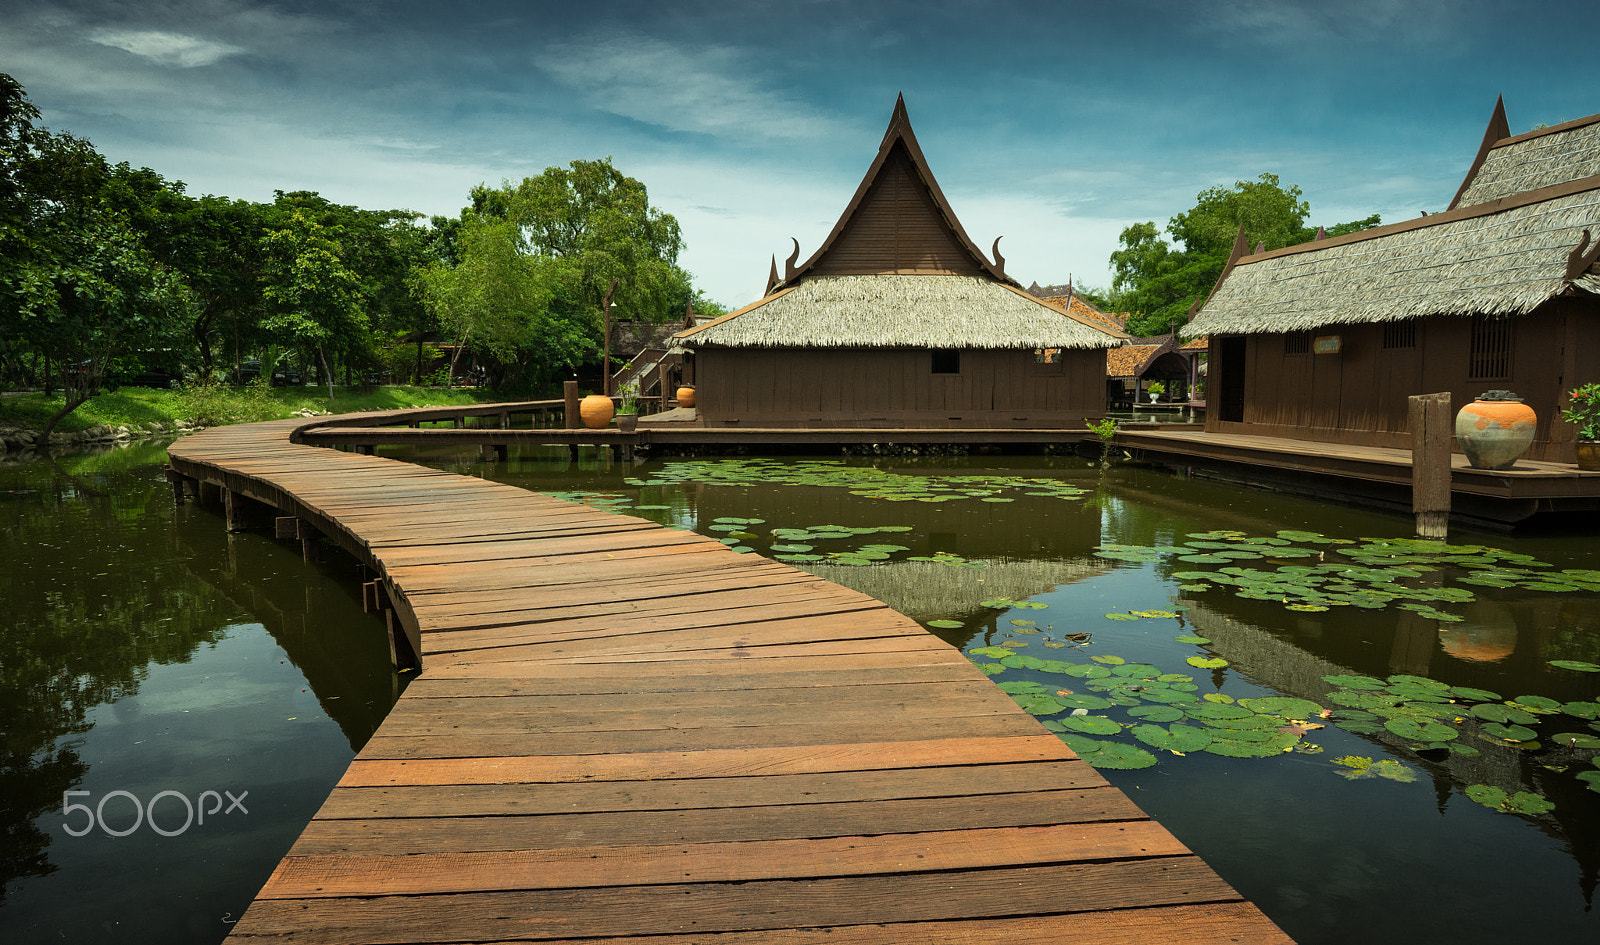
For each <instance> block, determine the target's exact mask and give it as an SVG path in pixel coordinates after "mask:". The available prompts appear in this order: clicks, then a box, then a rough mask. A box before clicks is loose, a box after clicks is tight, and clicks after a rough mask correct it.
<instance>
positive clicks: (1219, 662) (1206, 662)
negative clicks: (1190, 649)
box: [1184, 656, 1228, 669]
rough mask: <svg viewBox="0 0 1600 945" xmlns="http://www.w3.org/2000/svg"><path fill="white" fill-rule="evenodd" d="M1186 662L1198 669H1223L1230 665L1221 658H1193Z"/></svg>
mask: <svg viewBox="0 0 1600 945" xmlns="http://www.w3.org/2000/svg"><path fill="white" fill-rule="evenodd" d="M1184 662H1185V663H1188V664H1189V665H1190V666H1193V667H1195V668H1196V669H1221V668H1222V667H1224V666H1227V665H1228V661H1227V660H1225V659H1223V658H1222V657H1220V656H1191V657H1189V658H1188V659H1186V660H1184Z"/></svg>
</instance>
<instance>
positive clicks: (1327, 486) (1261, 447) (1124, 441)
mask: <svg viewBox="0 0 1600 945" xmlns="http://www.w3.org/2000/svg"><path fill="white" fill-rule="evenodd" d="M1116 444H1117V445H1118V446H1121V447H1124V448H1127V449H1130V450H1135V451H1137V452H1138V453H1139V454H1141V455H1143V456H1145V457H1147V458H1151V459H1157V460H1160V461H1162V462H1167V463H1173V464H1178V465H1184V464H1194V465H1198V466H1204V467H1207V468H1209V469H1213V470H1217V471H1221V472H1225V473H1229V474H1230V476H1231V478H1237V479H1240V480H1243V481H1248V482H1252V483H1256V484H1266V485H1272V486H1276V487H1278V488H1285V489H1288V490H1289V491H1296V492H1305V493H1310V494H1317V495H1329V494H1333V495H1336V496H1338V497H1340V498H1342V499H1344V500H1347V501H1352V502H1357V503H1359V504H1365V505H1371V506H1376V507H1380V508H1388V509H1392V510H1395V511H1402V512H1406V511H1409V510H1410V506H1411V451H1410V450H1408V449H1391V448H1388V447H1381V446H1353V445H1347V444H1341V443H1324V442H1320V441H1316V440H1294V439H1286V438H1283V437H1272V436H1244V435H1239V434H1232V433H1207V432H1206V431H1204V430H1199V429H1176V428H1170V427H1169V428H1165V429H1160V430H1137V429H1133V428H1129V427H1124V428H1122V429H1121V430H1119V431H1118V433H1117V439H1116ZM1450 464H1451V468H1450V491H1451V495H1452V511H1453V514H1454V515H1455V516H1456V517H1457V518H1458V519H1460V520H1464V521H1467V522H1470V523H1473V524H1480V525H1510V524H1514V523H1516V522H1519V521H1522V520H1524V519H1527V518H1529V517H1531V516H1533V515H1537V514H1540V513H1552V512H1556V513H1559V512H1584V511H1596V510H1600V472H1583V471H1580V470H1579V469H1577V467H1575V466H1574V465H1572V464H1571V463H1547V462H1538V461H1535V460H1526V459H1524V460H1518V461H1517V462H1516V463H1515V464H1513V466H1512V468H1510V469H1503V470H1489V469H1474V468H1473V467H1472V466H1470V465H1468V463H1467V458H1466V456H1464V455H1462V454H1461V453H1453V454H1451V456H1450Z"/></svg>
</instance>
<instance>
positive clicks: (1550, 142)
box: [1454, 115, 1600, 207]
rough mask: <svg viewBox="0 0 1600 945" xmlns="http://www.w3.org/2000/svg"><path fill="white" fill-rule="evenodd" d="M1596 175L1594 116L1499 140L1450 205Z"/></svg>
mask: <svg viewBox="0 0 1600 945" xmlns="http://www.w3.org/2000/svg"><path fill="white" fill-rule="evenodd" d="M1596 174H1600V115H1590V116H1589V117H1588V118H1579V119H1577V120H1575V121H1569V122H1565V123H1563V124H1560V125H1556V126H1555V127H1553V128H1541V129H1539V130H1538V131H1530V132H1528V133H1527V134H1522V135H1517V136H1515V137H1510V138H1504V139H1502V140H1500V141H1498V142H1496V143H1495V144H1494V146H1493V147H1492V148H1490V149H1489V151H1488V153H1487V154H1486V155H1485V156H1484V159H1483V164H1482V166H1481V167H1479V168H1478V171H1477V173H1476V174H1474V175H1473V176H1472V178H1471V181H1470V182H1469V183H1468V184H1467V185H1466V187H1465V188H1464V189H1463V190H1462V192H1461V195H1460V196H1459V197H1457V198H1456V201H1455V204H1454V206H1459V207H1471V206H1474V205H1476V204H1480V203H1485V202H1487V201H1490V200H1498V199H1500V198H1502V197H1508V196H1511V195H1512V194H1520V193H1525V192H1527V191H1530V190H1538V189H1539V188H1541V187H1549V186H1552V185H1555V184H1562V183H1565V182H1567V181H1571V180H1578V179H1579V178H1584V177H1593V176H1594V175H1596Z"/></svg>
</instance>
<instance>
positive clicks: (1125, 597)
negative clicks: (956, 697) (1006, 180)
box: [0, 446, 1600, 945]
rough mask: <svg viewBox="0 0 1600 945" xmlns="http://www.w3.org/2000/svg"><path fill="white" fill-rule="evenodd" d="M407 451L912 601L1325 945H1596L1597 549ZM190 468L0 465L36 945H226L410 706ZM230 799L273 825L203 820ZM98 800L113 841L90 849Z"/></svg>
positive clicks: (1370, 518) (15, 767) (23, 823)
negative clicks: (193, 495) (202, 813)
mask: <svg viewBox="0 0 1600 945" xmlns="http://www.w3.org/2000/svg"><path fill="white" fill-rule="evenodd" d="M385 452H386V454H387V455H393V456H396V457H400V458H407V459H411V460H414V461H420V462H425V463H428V464H430V465H434V466H438V467H440V468H446V469H451V470H454V471H458V472H463V473H466V474H469V475H486V476H492V477H494V478H497V479H501V480H504V481H507V482H511V483H515V484H517V485H521V486H523V487H525V488H529V489H535V490H539V491H545V492H551V493H556V494H561V495H565V496H567V497H569V498H572V499H575V500H578V501H584V502H587V503H589V504H592V505H597V506H600V507H606V508H612V509H614V510H616V511H619V512H626V513H628V514H633V515H639V516H642V517H646V518H650V519H652V520H655V521H658V522H661V523H663V524H666V525H669V526H671V527H679V528H692V529H695V530H697V531H701V532H703V533H705V534H708V535H713V536H715V537H718V538H719V539H721V540H723V541H724V542H726V543H727V544H729V545H730V546H732V547H735V548H740V549H748V553H752V554H769V555H772V556H774V557H779V556H782V557H786V558H787V559H789V560H790V561H791V562H792V563H794V564H795V565H796V566H800V567H805V568H808V569H810V570H813V571H814V572H816V573H818V574H820V575H823V576H825V577H827V578H828V579H829V580H834V581H837V582H839V583H842V584H846V585H849V586H852V587H855V588H857V589H860V590H862V591H864V592H866V593H869V594H872V595H874V596H876V597H879V598H880V599H882V600H885V601H887V602H888V603H890V604H891V605H892V606H894V607H896V608H897V609H900V610H902V611H903V612H905V613H907V614H908V615H910V616H912V617H913V618H915V619H917V620H918V621H920V622H922V623H923V624H924V625H925V626H928V627H929V628H930V629H931V630H932V632H935V633H938V634H939V635H941V636H942V637H943V638H944V639H946V640H947V641H949V642H950V643H951V644H952V645H955V646H958V647H960V648H962V650H963V651H964V652H966V653H967V654H968V655H969V656H970V658H971V659H972V660H973V662H974V663H975V664H977V665H979V666H981V667H983V669H984V671H985V672H989V673H991V674H992V675H993V677H994V679H995V681H996V683H997V684H999V685H1002V686H1003V687H1004V688H1005V689H1006V690H1007V691H1008V692H1010V693H1011V695H1012V696H1013V698H1015V699H1017V700H1018V701H1019V702H1020V703H1022V704H1023V705H1025V706H1026V707H1027V708H1028V709H1029V710H1030V711H1032V712H1034V713H1035V714H1036V715H1037V716H1038V717H1039V718H1040V720H1041V722H1043V723H1044V724H1045V725H1046V726H1048V727H1050V728H1051V730H1052V731H1056V732H1057V733H1058V734H1060V735H1061V736H1062V737H1063V738H1064V739H1065V740H1066V741H1068V743H1069V744H1072V745H1073V746H1074V747H1075V748H1076V749H1077V750H1079V751H1080V752H1083V753H1084V756H1085V758H1086V759H1089V760H1091V761H1093V762H1094V763H1096V764H1097V766H1099V767H1100V769H1101V770H1102V772H1103V773H1104V774H1105V776H1106V777H1107V778H1108V779H1110V780H1111V781H1112V783H1114V784H1116V785H1117V786H1118V787H1120V788H1122V789H1123V790H1125V791H1126V792H1127V793H1128V794H1129V795H1130V796H1131V797H1132V798H1133V799H1134V800H1135V801H1136V802H1137V803H1138V804H1140V805H1141V806H1142V807H1143V808H1144V809H1146V810H1147V811H1149V812H1150V813H1151V814H1152V815H1153V816H1154V817H1156V818H1157V819H1158V820H1159V821H1160V822H1161V823H1162V824H1163V825H1164V826H1166V827H1167V828H1168V829H1170V830H1171V831H1172V832H1173V833H1174V834H1176V835H1177V836H1178V838H1179V839H1180V840H1182V841H1183V842H1184V843H1185V844H1187V845H1188V846H1189V847H1190V848H1191V849H1193V850H1194V851H1195V852H1196V853H1198V854H1199V855H1201V856H1202V857H1203V858H1204V859H1205V860H1206V861H1207V862H1208V863H1210V864H1211V865H1212V866H1213V867H1215V868H1216V869H1217V870H1218V872H1220V873H1221V874H1222V875H1223V877H1224V878H1226V879H1227V880H1228V881H1229V882H1230V883H1232V884H1233V885H1234V887H1235V888H1237V889H1238V890H1239V891H1240V892H1241V893H1242V894H1243V895H1244V896H1246V897H1247V898H1249V899H1251V900H1252V901H1254V902H1256V903H1257V904H1258V905H1260V906H1261V907H1262V909H1263V910H1264V911H1265V912H1266V913H1267V914H1268V915H1269V916H1271V917H1272V918H1273V919H1274V920H1275V921H1277V922H1278V923H1279V924H1280V925H1282V926H1283V927H1284V929H1285V930H1286V931H1287V932H1288V933H1289V934H1290V935H1291V936H1293V937H1294V938H1296V939H1297V940H1298V941H1300V942H1302V943H1306V945H1312V943H1333V942H1340V943H1343V942H1347V941H1351V940H1358V941H1363V942H1396V943H1400V942H1406V943H1418V942H1440V943H1443V942H1450V943H1452V945H1455V943H1468V942H1484V943H1489V942H1497V943H1498V942H1506V941H1546V940H1592V939H1594V937H1595V933H1596V932H1597V931H1600V921H1597V919H1596V916H1595V913H1594V912H1593V908H1592V906H1593V899H1594V894H1595V885H1596V880H1597V874H1600V792H1597V791H1596V790H1595V788H1596V787H1597V778H1596V777H1594V776H1593V774H1592V773H1594V772H1600V766H1596V765H1595V758H1596V757H1597V756H1600V751H1597V750H1596V748H1595V747H1594V743H1593V742H1591V741H1590V740H1591V739H1594V738H1596V737H1600V728H1597V727H1596V723H1597V721H1600V719H1597V718H1596V716H1597V715H1600V704H1597V703H1600V672H1591V671H1589V670H1591V669H1593V668H1597V667H1600V587H1597V581H1600V574H1596V573H1595V572H1594V571H1593V570H1590V569H1593V568H1595V567H1596V566H1597V565H1596V560H1597V555H1596V550H1595V549H1596V545H1595V542H1594V538H1593V533H1592V530H1591V531H1585V532H1584V533H1583V534H1569V535H1547V536H1516V537H1511V536H1503V535H1485V534H1473V533H1466V532H1458V533H1456V534H1453V535H1452V543H1453V545H1454V546H1455V547H1450V548H1439V547H1433V546H1418V545H1413V544H1409V543H1406V542H1405V541H1404V539H1407V538H1409V536H1410V534H1411V527H1410V522H1409V521H1407V520H1404V519H1401V518H1397V517H1388V516H1382V515H1377V514H1371V513H1366V512H1361V511H1357V510H1351V509H1347V508H1343V507H1338V506H1332V505H1327V504H1320V503H1317V502H1313V501H1309V500H1304V499H1298V498H1292V497H1284V496H1278V495H1274V494H1271V493H1266V492H1261V491H1256V490H1250V489H1243V488H1238V487H1234V486H1229V485H1224V484H1220V483H1215V482H1209V481H1205V480H1199V479H1186V478H1182V477H1180V476H1176V475H1173V474H1170V473H1167V472H1163V471H1160V470H1157V469H1151V468H1143V467H1136V466H1119V467H1113V468H1112V469H1110V470H1108V471H1106V472H1104V473H1102V472H1101V471H1100V470H1099V469H1098V468H1096V467H1095V466H1093V465H1092V464H1090V463H1087V462H1084V461H1082V460H1079V459H1076V458H1073V457H1028V456H971V457H940V458H933V457H929V458H876V459H867V458H853V459H848V460H840V459H838V458H803V457H794V458H783V459H753V458H748V457H738V458H730V459H726V460H724V459H695V460H691V459H681V460H673V459H667V460H659V461H652V462H648V463H643V464H637V465H623V464H620V463H617V464H613V463H610V462H607V461H604V460H602V459H596V458H595V457H594V456H593V454H592V453H589V452H587V451H585V452H584V454H583V459H582V461H581V462H580V463H577V464H572V463H569V462H568V461H567V459H566V451H565V450H564V449H557V450H548V451H528V452H526V453H523V454H520V455H514V456H513V458H512V461H511V462H508V463H497V464H487V465H486V464H483V463H480V462H476V461H473V460H468V459H466V458H463V457H460V456H451V455H443V454H428V453H423V452H419V451H399V450H394V451H385ZM161 460H162V456H161V453H160V449H159V447H156V446H147V447H136V448H133V449H128V450H122V451H117V452H114V453H107V454H103V455H99V456H81V457H72V458H65V459H58V460H56V461H54V462H53V463H52V462H46V461H38V462H33V463H28V464H20V465H19V464H10V465H0V499H3V500H4V511H3V512H0V516H3V518H0V522H3V523H4V525H5V530H4V532H3V534H0V548H3V549H4V552H5V560H6V562H7V568H6V569H5V571H4V573H3V576H0V607H4V608H5V610H6V611H7V613H8V614H9V619H8V621H7V622H6V623H5V624H4V628H3V631H0V635H3V649H0V682H3V685H0V705H3V706H4V708H5V710H6V711H5V715H4V718H5V720H6V721H5V725H4V730H5V739H4V745H5V755H4V757H3V759H0V777H3V778H4V783H3V785H0V787H3V788H4V790H3V791H0V798H3V801H0V809H3V815H0V816H3V818H4V833H3V842H4V844H5V846H4V847H3V850H0V868H3V873H0V879H3V880H4V887H3V888H4V892H3V896H4V898H3V900H0V938H3V939H4V941H6V942H8V943H10V942H45V941H51V942H55V941H88V940H108V941H124V942H217V941H220V940H221V938H222V937H223V936H224V935H225V934H226V931H227V928H228V923H229V922H231V921H232V920H234V919H236V918H237V917H238V916H239V914H240V913H241V912H242V911H243V909H244V907H245V906H246V905H247V904H248V902H249V900H250V898H251V896H252V895H253V894H254V892H255V891H256V890H257V889H258V888H259V887H260V885H261V883H262V882H263V881H264V880H265V879H266V877H267V875H268V874H269V873H270V872H271V870H272V869H273V867H274V866H275V865H276V864H277V861H278V860H279V859H280V858H281V857H282V855H283V853H284V852H285V851H286V850H287V849H288V847H289V846H290V844H291V843H292V842H293V840H294V838H295V837H296V836H298V834H299V832H300V830H301V829H302V828H303V827H304V825H305V823H306V822H307V821H308V820H309V818H310V817H311V816H312V814H313V813H314V812H315V811H316V809H317V807H318V806H319V805H320V804H321V802H322V800H323V799H324V798H325V797H326V795H327V793H328V792H329V791H330V790H331V788H332V786H333V784H334V783H335V782H336V781H337V780H338V778H339V776H340V775H341V774H342V773H343V771H344V768H345V767H346V765H347V764H348V763H349V760H350V758H351V757H352V756H353V754H354V752H355V751H356V750H358V749H359V747H360V746H361V745H362V744H364V743H365V741H366V739H367V738H368V737H369V736H370V734H371V732H372V731H373V729H374V728H375V727H376V726H377V724H378V722H379V721H381V719H382V717H383V715H384V714H385V713H386V712H387V711H388V709H389V707H390V706H391V705H392V704H393V700H394V699H395V698H396V697H397V695H398V691H399V687H400V685H401V684H400V682H398V681H397V678H396V677H395V676H394V674H392V673H391V672H390V669H389V666H388V656H387V647H386V644H385V642H384V637H383V633H382V628H381V624H380V623H379V621H378V620H377V619H376V618H375V617H372V616H370V615H366V614H363V613H362V612H361V606H360V594H359V580H360V575H359V573H358V569H357V568H356V567H355V566H354V564H353V562H350V561H349V560H348V559H346V558H344V557H342V556H340V555H336V554H330V555H327V556H326V557H325V561H324V563H322V564H319V565H308V564H305V563H304V562H302V561H301V560H300V556H299V554H298V548H297V547H295V546H291V545H289V544H287V543H280V542H276V541H273V540H272V539H270V538H267V537H264V536H260V535H252V534H236V535H229V534H228V533H227V532H226V531H225V529H224V528H223V525H222V522H221V518H220V515H219V514H218V513H217V512H215V511H213V510H209V509H204V508H200V507H197V506H195V505H193V504H192V503H190V504H185V505H183V506H178V507H175V506H174V504H173V502H172V499H171V493H170V490H169V488H168V487H167V485H166V484H165V483H164V482H163V481H162V480H161V475H160V470H159V463H160V461H161ZM1462 546H1471V547H1462ZM1491 549H1492V550H1491ZM1185 559H1187V560H1185ZM1262 700H1266V701H1262ZM1139 765H1144V766H1143V767H1139ZM208 791H210V792H215V793H216V794H217V795H219V797H218V798H217V801H218V804H217V806H220V807H222V808H223V810H224V811H227V806H228V805H227V801H228V799H229V798H231V797H242V796H244V795H245V794H247V798H245V799H244V800H243V806H244V807H245V808H247V811H248V812H247V813H244V812H238V811H234V812H224V813H216V812H213V813H210V814H208V819H207V820H206V821H205V823H204V824H200V823H194V824H192V825H185V813H186V804H195V805H198V806H199V809H201V810H207V811H209V810H211V808H210V807H209V806H208V802H207V801H205V800H204V799H203V798H205V795H206V792H208ZM67 792H86V793H82V794H70V795H69V794H68V793H67ZM117 792H125V793H122V794H119V793H117ZM165 792H172V793H165ZM174 795H177V796H174ZM158 796H160V797H162V798H163V799H162V800H161V801H160V804H159V806H158V805H157V804H155V803H152V801H154V800H155V799H156V798H157V797H158ZM136 802H137V804H138V809H139V810H141V811H147V810H149V809H154V810H155V811H156V816H155V818H154V820H155V822H154V823H153V824H152V823H151V822H150V819H149V818H147V819H146V820H145V821H143V822H136V820H135V816H136V807H135V804H136ZM68 803H70V804H81V805H84V806H87V807H90V808H92V809H97V810H98V813H96V815H95V820H94V822H93V823H94V826H93V829H91V830H89V831H88V832H87V833H86V834H85V835H84V836H81V837H78V836H73V835H72V834H73V833H74V832H81V831H82V828H83V827H84V826H86V825H88V824H89V823H90V820H89V816H90V815H89V814H88V813H86V812H84V811H83V810H81V809H73V810H72V811H71V813H70V814H69V815H67V816H63V805H64V804H68ZM155 826H159V827H161V831H165V834H164V833H162V832H161V831H157V830H155V829H153V827H155ZM180 827H182V828H184V829H183V830H181V831H180V830H179V828H180ZM118 833H121V834H125V835H123V836H115V835H114V834H118ZM166 834H173V835H172V836H167V835H166Z"/></svg>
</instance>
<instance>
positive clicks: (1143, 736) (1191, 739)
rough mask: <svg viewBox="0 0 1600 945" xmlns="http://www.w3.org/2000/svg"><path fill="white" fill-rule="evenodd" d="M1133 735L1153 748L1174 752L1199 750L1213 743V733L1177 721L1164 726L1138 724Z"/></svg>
mask: <svg viewBox="0 0 1600 945" xmlns="http://www.w3.org/2000/svg"><path fill="white" fill-rule="evenodd" d="M1133 737H1134V738H1137V739H1138V740H1139V741H1141V742H1144V743H1145V744H1146V745H1149V746H1150V747H1151V748H1157V749H1160V750H1162V751H1170V752H1174V753H1187V752H1191V751H1199V750H1200V749H1202V748H1204V747H1206V746H1207V745H1209V744H1211V734H1210V733H1209V732H1207V731H1206V730H1204V729H1201V728H1196V727H1195V726H1193V725H1184V724H1182V723H1176V724H1173V725H1171V726H1168V727H1165V728H1163V727H1162V726H1160V725H1149V724H1147V725H1136V726H1134V728H1133Z"/></svg>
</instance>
